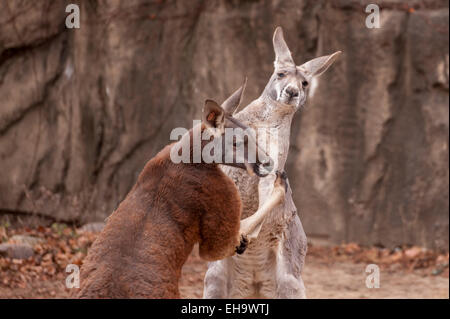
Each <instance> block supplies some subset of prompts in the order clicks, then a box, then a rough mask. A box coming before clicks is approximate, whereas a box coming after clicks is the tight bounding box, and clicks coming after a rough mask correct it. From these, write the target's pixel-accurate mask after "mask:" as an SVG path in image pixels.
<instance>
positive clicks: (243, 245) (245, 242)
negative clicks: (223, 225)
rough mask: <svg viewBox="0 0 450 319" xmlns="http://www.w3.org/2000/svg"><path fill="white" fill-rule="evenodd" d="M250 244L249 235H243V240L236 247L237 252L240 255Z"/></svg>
mask: <svg viewBox="0 0 450 319" xmlns="http://www.w3.org/2000/svg"><path fill="white" fill-rule="evenodd" d="M247 246H248V239H247V236H244V235H241V240H240V244H239V246H237V247H236V253H237V254H238V255H240V254H242V253H243V252H244V251H245V250H246V249H247Z"/></svg>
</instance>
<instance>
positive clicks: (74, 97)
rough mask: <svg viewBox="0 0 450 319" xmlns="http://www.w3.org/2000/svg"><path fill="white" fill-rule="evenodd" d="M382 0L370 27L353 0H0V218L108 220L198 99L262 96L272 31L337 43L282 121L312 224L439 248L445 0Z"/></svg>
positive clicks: (360, 238)
mask: <svg viewBox="0 0 450 319" xmlns="http://www.w3.org/2000/svg"><path fill="white" fill-rule="evenodd" d="M68 3H78V4H79V5H80V9H81V28H80V29H67V28H66V27H65V24H64V21H65V18H66V15H67V13H65V7H66V5H67V4H68ZM367 3H370V1H367ZM377 3H378V4H379V5H380V7H381V9H382V10H381V28H380V29H367V28H366V27H365V23H364V22H365V18H366V15H367V14H366V13H365V12H364V8H365V5H362V4H361V2H360V1H352V0H348V1H344V0H342V1H314V0H309V1H308V0H303V1H294V0H273V1H269V0H259V1H256V0H255V1H238V0H220V1H219V0H218V1H205V0H190V1H164V0H159V1H158V0H153V1H144V0H132V1H118V0H111V1H105V0H104V1H100V0H99V1H52V0H41V1H36V2H34V1H33V2H32V1H25V0H6V1H1V2H0V168H1V175H0V215H21V216H27V215H30V214H33V215H37V216H41V217H45V216H47V217H49V218H51V219H54V220H63V221H77V222H86V221H93V220H101V219H103V218H104V217H106V216H107V215H109V214H110V213H111V212H112V210H113V209H114V208H115V207H116V205H117V204H118V203H119V202H120V200H121V199H123V197H124V196H125V195H126V193H127V191H128V190H129V189H130V187H131V186H132V185H133V184H134V182H135V180H136V177H137V175H138V174H139V172H140V170H141V169H142V167H143V165H144V164H145V162H146V161H147V160H148V159H149V158H151V157H152V156H153V155H154V154H155V153H156V152H157V151H158V150H159V149H161V148H162V147H163V146H164V145H165V144H167V143H168V141H169V133H170V131H171V130H172V129H173V128H174V127H178V126H183V127H190V126H191V125H192V119H194V118H199V114H200V110H201V107H202V104H203V101H204V100H205V99H206V98H214V99H217V100H219V101H220V100H223V99H224V98H225V97H226V96H227V95H228V94H230V93H231V92H232V91H233V90H234V89H236V88H237V87H238V86H239V85H240V83H241V81H242V79H243V77H244V76H245V75H247V76H248V79H249V83H248V89H247V92H246V98H245V102H250V101H251V100H253V99H254V98H256V97H257V96H259V94H260V92H261V91H262V89H263V88H264V86H265V84H266V82H267V80H268V79H269V76H270V74H271V73H272V68H273V64H272V61H273V57H274V54H273V49H272V43H271V40H272V34H273V31H274V29H275V27H276V26H277V25H281V26H282V27H283V28H284V31H285V32H284V33H285V37H286V40H287V43H288V45H289V46H290V49H291V51H292V52H293V56H294V59H295V61H296V62H297V63H298V64H301V63H302V62H304V61H306V60H308V59H310V58H313V57H315V56H319V55H324V54H328V53H331V52H333V51H336V50H342V51H343V53H344V54H343V55H342V56H341V57H340V59H339V61H338V62H336V63H335V65H333V66H332V67H331V68H330V69H329V71H327V73H326V74H324V75H323V76H322V77H320V78H319V81H318V86H317V88H316V89H315V91H314V95H313V96H312V97H311V98H310V99H309V101H308V103H307V106H306V108H305V109H304V110H302V111H301V112H300V113H299V114H297V116H296V118H295V119H294V124H293V128H292V133H293V134H292V139H291V143H292V146H291V151H290V155H289V162H288V173H289V176H290V180H291V184H292V188H293V191H294V195H295V202H296V204H297V207H298V208H299V211H300V217H301V219H302V221H303V224H304V228H305V230H306V232H307V234H308V236H309V237H310V238H322V239H326V240H328V241H331V242H335V243H336V242H342V241H356V242H359V243H362V244H380V245H384V246H389V247H392V246H395V245H400V244H418V245H424V246H427V247H432V248H443V249H447V250H448V227H449V224H448V220H449V203H448V200H449V171H448V160H449V158H448V144H449V143H448V141H449V120H448V115H449V114H448V104H449V80H448V79H449V77H448V74H449V72H448V70H449V67H448V63H449V60H448V2H447V1H445V0H443V1H408V2H406V1H405V2H401V1H394V0H392V1H378V2H377ZM0 218H1V216H0Z"/></svg>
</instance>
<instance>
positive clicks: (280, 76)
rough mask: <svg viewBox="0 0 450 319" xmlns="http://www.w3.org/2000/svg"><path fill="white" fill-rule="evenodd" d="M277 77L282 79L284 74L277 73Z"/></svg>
mask: <svg viewBox="0 0 450 319" xmlns="http://www.w3.org/2000/svg"><path fill="white" fill-rule="evenodd" d="M277 75H278V77H279V78H283V77H284V76H285V75H286V74H284V73H278V74H277Z"/></svg>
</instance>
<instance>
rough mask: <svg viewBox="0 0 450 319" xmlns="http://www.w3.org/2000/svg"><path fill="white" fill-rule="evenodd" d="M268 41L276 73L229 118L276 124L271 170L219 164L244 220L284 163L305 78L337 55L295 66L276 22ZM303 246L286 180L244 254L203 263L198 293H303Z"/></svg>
mask: <svg viewBox="0 0 450 319" xmlns="http://www.w3.org/2000/svg"><path fill="white" fill-rule="evenodd" d="M273 43H274V49H275V62H274V65H275V72H274V73H273V75H272V77H271V78H270V80H269V83H268V84H267V86H266V88H265V89H264V92H263V93H262V95H261V96H260V97H259V98H258V99H256V100H255V101H253V102H252V103H250V105H248V106H247V107H246V108H244V109H243V110H242V111H241V112H239V113H237V114H235V115H234V117H235V118H237V119H238V120H240V121H241V122H243V123H244V124H246V125H248V126H250V127H253V128H255V130H256V129H258V128H263V129H265V130H266V131H267V132H270V129H271V128H272V129H273V128H276V129H277V131H278V134H277V135H276V136H277V138H276V139H275V140H274V139H272V140H271V141H270V145H269V147H268V148H267V147H266V151H267V152H268V153H269V156H270V157H271V158H272V159H273V160H274V162H275V165H274V170H273V172H272V173H271V174H269V175H268V176H267V177H265V178H260V179H259V178H258V177H257V176H250V175H248V174H247V173H246V172H245V171H244V170H239V169H235V168H232V167H223V170H224V172H225V173H226V174H227V175H228V176H230V177H231V178H232V179H233V181H234V182H235V183H236V185H237V187H238V189H239V192H240V195H241V199H242V202H243V213H242V218H243V219H244V218H246V217H248V216H250V215H252V214H253V212H255V211H257V209H258V208H259V207H261V204H262V203H264V202H265V201H266V200H267V199H270V196H272V195H271V194H273V185H274V180H275V171H277V170H282V169H283V168H284V166H285V163H286V159H287V155H288V151H289V135H290V128H291V122H292V118H293V116H294V114H295V112H296V111H297V110H298V109H299V108H300V107H301V106H302V105H303V104H304V103H305V101H306V96H307V93H308V89H309V88H308V86H307V85H306V82H308V83H309V82H310V81H311V80H312V79H313V77H315V76H317V75H320V74H322V73H323V72H325V71H326V69H327V68H328V67H329V66H330V65H331V64H332V63H333V62H334V60H335V59H336V57H337V56H338V55H339V54H340V52H336V53H334V54H332V55H329V56H324V57H319V58H316V59H313V60H311V61H309V62H307V63H305V64H303V65H301V66H296V65H295V64H294V61H293V60H292V57H291V53H290V51H289V48H288V47H287V45H286V43H285V41H284V38H283V32H282V30H281V28H280V27H278V28H277V29H276V30H275V33H274V38H273ZM281 72H284V75H283V76H282V77H280V76H279V73H281ZM287 90H288V91H290V92H287ZM293 93H294V94H293ZM228 111H229V112H230V110H228ZM262 147H263V148H265V147H264V146H262ZM256 194H258V196H256ZM306 249H307V242H306V235H305V232H304V230H303V227H302V223H301V222H300V219H299V217H298V214H297V209H296V207H295V205H294V202H293V200H292V190H291V188H290V186H289V183H288V190H287V192H286V197H285V200H284V201H283V202H282V203H281V204H279V205H277V206H276V207H274V208H273V209H272V210H271V212H270V213H269V214H268V215H267V217H266V219H265V221H264V223H263V225H262V227H261V229H260V231H259V235H258V237H257V238H256V239H253V240H251V241H250V243H249V246H248V248H247V250H246V251H245V253H244V254H242V255H236V256H233V257H230V258H226V259H223V260H220V261H216V262H212V263H209V264H208V270H207V273H206V275H205V286H204V293H203V297H204V298H305V297H306V293H305V286H304V284H303V280H302V278H301V271H302V268H303V265H304V261H305V255H306Z"/></svg>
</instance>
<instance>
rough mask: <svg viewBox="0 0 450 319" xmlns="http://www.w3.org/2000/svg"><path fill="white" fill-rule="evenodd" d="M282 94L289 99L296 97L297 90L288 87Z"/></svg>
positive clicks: (290, 86) (293, 87)
mask: <svg viewBox="0 0 450 319" xmlns="http://www.w3.org/2000/svg"><path fill="white" fill-rule="evenodd" d="M284 92H285V93H286V94H287V95H288V96H289V97H290V98H293V97H298V94H299V90H298V88H297V87H295V86H292V85H289V86H287V87H286V88H285V90H284Z"/></svg>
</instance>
